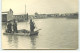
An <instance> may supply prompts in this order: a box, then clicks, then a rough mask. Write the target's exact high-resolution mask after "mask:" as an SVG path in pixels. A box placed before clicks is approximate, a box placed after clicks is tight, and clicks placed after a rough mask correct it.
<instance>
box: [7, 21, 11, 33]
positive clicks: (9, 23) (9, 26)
mask: <svg viewBox="0 0 80 53" xmlns="http://www.w3.org/2000/svg"><path fill="white" fill-rule="evenodd" d="M6 32H7V33H11V32H12V24H11V22H10V21H8V24H7V30H6Z"/></svg>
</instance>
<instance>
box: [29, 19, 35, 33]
mask: <svg viewBox="0 0 80 53" xmlns="http://www.w3.org/2000/svg"><path fill="white" fill-rule="evenodd" d="M34 25H35V23H34V22H33V21H32V19H30V31H31V32H34V29H35V26H34Z"/></svg>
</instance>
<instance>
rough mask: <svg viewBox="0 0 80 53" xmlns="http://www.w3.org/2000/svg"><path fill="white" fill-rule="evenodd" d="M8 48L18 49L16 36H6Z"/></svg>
mask: <svg viewBox="0 0 80 53" xmlns="http://www.w3.org/2000/svg"><path fill="white" fill-rule="evenodd" d="M8 43H9V47H13V48H18V37H17V35H8Z"/></svg>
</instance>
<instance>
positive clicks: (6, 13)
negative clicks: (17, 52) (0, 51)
mask: <svg viewBox="0 0 80 53" xmlns="http://www.w3.org/2000/svg"><path fill="white" fill-rule="evenodd" d="M1 14H2V36H1V37H2V38H1V39H2V49H15V50H17V49H20V50H24V49H25V50H38V49H39V50H59V49H60V50H74V49H78V0H2V12H1Z"/></svg>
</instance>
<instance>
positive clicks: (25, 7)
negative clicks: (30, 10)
mask: <svg viewBox="0 0 80 53" xmlns="http://www.w3.org/2000/svg"><path fill="white" fill-rule="evenodd" d="M25 14H26V4H25Z"/></svg>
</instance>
